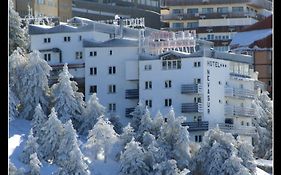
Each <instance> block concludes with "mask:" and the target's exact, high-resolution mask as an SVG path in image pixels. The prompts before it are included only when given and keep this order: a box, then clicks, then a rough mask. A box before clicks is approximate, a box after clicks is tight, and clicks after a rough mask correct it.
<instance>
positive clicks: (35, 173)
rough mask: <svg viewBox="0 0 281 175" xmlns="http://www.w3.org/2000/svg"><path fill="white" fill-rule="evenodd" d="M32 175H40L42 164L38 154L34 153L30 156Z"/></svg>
mask: <svg viewBox="0 0 281 175" xmlns="http://www.w3.org/2000/svg"><path fill="white" fill-rule="evenodd" d="M29 166H30V175H40V167H41V166H42V163H41V162H40V160H39V159H38V157H37V153H33V154H31V155H30V163H29Z"/></svg>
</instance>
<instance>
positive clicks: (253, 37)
mask: <svg viewBox="0 0 281 175" xmlns="http://www.w3.org/2000/svg"><path fill="white" fill-rule="evenodd" d="M269 35H272V29H262V30H253V31H246V32H239V33H237V34H236V35H235V36H234V37H233V39H232V41H231V43H230V46H236V47H247V46H249V45H251V44H252V43H253V42H255V41H257V40H260V39H263V38H266V37H267V36H269Z"/></svg>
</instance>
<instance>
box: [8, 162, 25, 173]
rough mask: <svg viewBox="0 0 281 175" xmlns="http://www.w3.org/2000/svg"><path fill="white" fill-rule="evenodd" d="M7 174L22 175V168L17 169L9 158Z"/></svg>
mask: <svg viewBox="0 0 281 175" xmlns="http://www.w3.org/2000/svg"><path fill="white" fill-rule="evenodd" d="M9 175H24V171H23V169H22V168H20V169H17V167H16V166H15V165H14V164H13V163H12V162H11V161H10V160H9Z"/></svg>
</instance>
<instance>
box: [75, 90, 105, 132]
mask: <svg viewBox="0 0 281 175" xmlns="http://www.w3.org/2000/svg"><path fill="white" fill-rule="evenodd" d="M104 113H105V107H104V106H102V105H101V104H100V103H99V99H98V97H97V95H96V93H94V94H93V95H91V97H90V99H89V100H88V102H87V106H86V108H85V112H84V114H83V116H82V117H81V120H82V122H81V126H80V128H79V131H80V133H81V134H88V131H89V130H90V129H92V128H93V126H94V125H95V124H96V123H97V120H98V118H99V117H100V116H102V115H104Z"/></svg>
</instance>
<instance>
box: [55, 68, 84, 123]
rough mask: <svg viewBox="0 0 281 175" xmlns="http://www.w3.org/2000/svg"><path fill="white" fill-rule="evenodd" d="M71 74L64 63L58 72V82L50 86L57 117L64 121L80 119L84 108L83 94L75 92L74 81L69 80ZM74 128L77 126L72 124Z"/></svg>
mask: <svg viewBox="0 0 281 175" xmlns="http://www.w3.org/2000/svg"><path fill="white" fill-rule="evenodd" d="M70 78H73V76H72V75H71V74H70V73H69V72H68V67H67V64H64V67H63V71H62V72H61V73H60V74H59V79H58V83H56V84H54V85H53V86H52V88H51V89H52V97H53V103H54V107H55V109H56V110H57V111H58V118H59V119H60V120H61V121H62V122H63V123H65V122H66V121H68V120H69V119H72V121H73V122H74V123H73V124H75V122H78V121H80V118H79V117H78V116H81V114H82V113H83V110H84V106H85V104H84V102H83V94H82V93H79V92H76V91H77V89H78V88H77V87H76V82H74V81H70ZM77 125H78V124H77ZM74 126H75V128H77V127H78V126H76V125H74Z"/></svg>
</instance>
